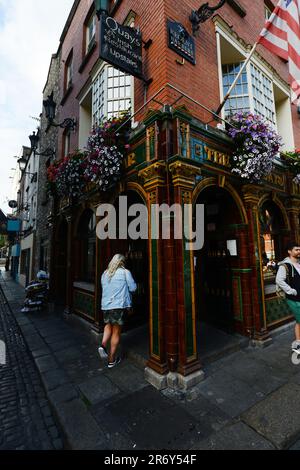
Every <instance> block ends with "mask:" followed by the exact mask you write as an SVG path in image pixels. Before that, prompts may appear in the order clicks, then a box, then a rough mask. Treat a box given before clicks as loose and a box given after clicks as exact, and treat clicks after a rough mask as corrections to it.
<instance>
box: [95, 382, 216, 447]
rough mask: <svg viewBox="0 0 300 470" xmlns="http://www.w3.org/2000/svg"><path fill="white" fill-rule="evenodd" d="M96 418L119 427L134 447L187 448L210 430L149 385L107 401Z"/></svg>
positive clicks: (113, 429)
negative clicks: (107, 403) (111, 401)
mask: <svg viewBox="0 0 300 470" xmlns="http://www.w3.org/2000/svg"><path fill="white" fill-rule="evenodd" d="M97 419H98V420H99V422H102V423H103V426H109V429H110V430H111V432H118V431H121V432H122V434H123V435H126V436H127V438H128V439H129V440H130V441H132V442H134V443H135V445H136V447H135V448H136V449H174V450H175V449H189V448H190V447H192V445H194V444H195V443H196V442H197V440H199V438H200V437H202V438H205V437H206V436H208V435H210V434H211V433H212V429H211V428H210V427H209V426H207V425H206V422H205V420H202V421H200V420H198V421H197V420H195V419H194V418H193V417H192V416H191V415H190V414H189V413H187V412H186V411H185V410H184V409H182V408H180V407H177V406H176V405H175V403H174V402H172V401H171V400H169V399H167V398H166V397H164V396H163V395H162V394H161V393H160V392H159V391H157V390H155V389H153V388H152V387H150V386H148V387H146V388H143V389H142V390H139V391H137V392H135V393H132V394H130V395H127V396H125V397H124V398H121V399H120V400H117V401H115V402H113V403H111V404H109V405H108V406H106V407H105V408H104V409H102V410H100V412H99V413H98V417H97Z"/></svg>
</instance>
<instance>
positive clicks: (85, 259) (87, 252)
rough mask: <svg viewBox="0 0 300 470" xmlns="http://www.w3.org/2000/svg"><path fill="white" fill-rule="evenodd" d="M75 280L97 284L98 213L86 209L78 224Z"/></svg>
mask: <svg viewBox="0 0 300 470" xmlns="http://www.w3.org/2000/svg"><path fill="white" fill-rule="evenodd" d="M75 249H76V258H75V261H76V264H75V276H74V277H75V280H76V281H82V282H86V283H92V284H95V273H96V214H95V212H94V211H93V210H92V209H85V210H84V212H83V213H82V214H81V216H80V219H79V221H78V225H77V231H76V240H75Z"/></svg>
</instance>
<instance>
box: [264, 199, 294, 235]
mask: <svg viewBox="0 0 300 470" xmlns="http://www.w3.org/2000/svg"><path fill="white" fill-rule="evenodd" d="M268 200H269V201H273V202H274V203H275V204H276V205H277V206H278V207H279V209H280V210H281V213H282V215H283V219H284V222H285V229H286V230H291V225H290V221H289V218H288V215H287V213H286V208H285V206H284V205H283V203H282V202H281V201H280V199H279V198H278V196H277V195H276V194H275V193H274V192H273V193H272V195H271V197H270V193H269V194H265V195H264V196H262V197H261V198H260V199H259V201H258V208H259V209H260V208H261V206H262V205H263V203H264V202H266V201H268Z"/></svg>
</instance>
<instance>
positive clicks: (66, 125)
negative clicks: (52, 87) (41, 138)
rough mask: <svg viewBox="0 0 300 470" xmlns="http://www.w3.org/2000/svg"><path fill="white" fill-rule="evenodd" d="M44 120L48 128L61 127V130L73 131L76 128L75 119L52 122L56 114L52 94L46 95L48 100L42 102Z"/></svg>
mask: <svg viewBox="0 0 300 470" xmlns="http://www.w3.org/2000/svg"><path fill="white" fill-rule="evenodd" d="M43 104H44V108H45V112H46V118H47V119H48V124H49V126H53V127H61V128H62V129H70V130H74V129H75V127H76V119H73V118H66V119H64V120H63V121H62V122H60V123H56V122H55V121H54V118H55V112H56V103H55V101H54V99H53V92H52V93H51V95H48V99H47V100H44V101H43Z"/></svg>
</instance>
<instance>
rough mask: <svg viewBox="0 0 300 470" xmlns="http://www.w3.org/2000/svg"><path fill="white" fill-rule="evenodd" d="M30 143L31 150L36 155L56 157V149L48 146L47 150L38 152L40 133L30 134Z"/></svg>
mask: <svg viewBox="0 0 300 470" xmlns="http://www.w3.org/2000/svg"><path fill="white" fill-rule="evenodd" d="M29 140H30V144H31V150H32V151H33V153H34V154H35V155H42V156H43V157H54V155H55V150H53V149H51V148H50V147H48V148H46V149H45V150H42V152H37V151H36V149H37V148H38V142H39V135H38V134H36V133H35V132H33V133H32V134H31V135H30V136H29Z"/></svg>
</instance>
